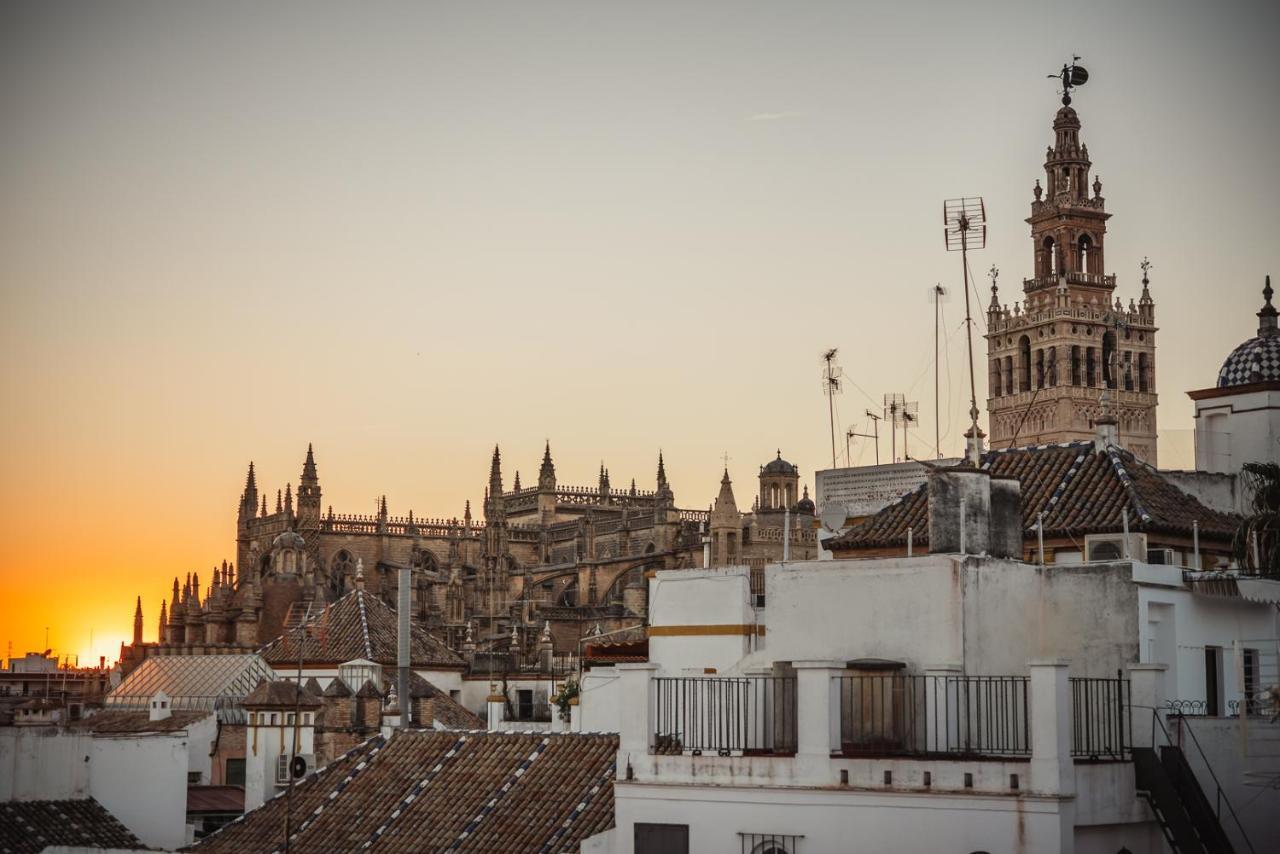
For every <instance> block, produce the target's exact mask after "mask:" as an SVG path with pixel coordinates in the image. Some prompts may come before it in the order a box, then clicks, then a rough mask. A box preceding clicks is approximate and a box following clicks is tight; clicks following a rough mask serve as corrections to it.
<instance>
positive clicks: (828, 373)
mask: <svg viewBox="0 0 1280 854" xmlns="http://www.w3.org/2000/svg"><path fill="white" fill-rule="evenodd" d="M836 351H837V348H835V347H832V348H831V349H830V350H827V351H826V352H824V353H823V354H822V361H823V362H825V363H826V368H825V369H824V370H823V375H822V392H823V394H825V395H826V396H827V414H828V415H829V416H830V417H831V467H832V468H835V467H836V395H837V394H839V393H840V384H841V378H842V377H843V376H844V370H843V369H841V368H840V366H839V365H837V364H836Z"/></svg>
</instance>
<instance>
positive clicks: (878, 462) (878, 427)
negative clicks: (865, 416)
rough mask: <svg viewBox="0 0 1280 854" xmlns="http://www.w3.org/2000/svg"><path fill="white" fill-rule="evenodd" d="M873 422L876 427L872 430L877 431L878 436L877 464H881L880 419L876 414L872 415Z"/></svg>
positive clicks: (876, 435)
mask: <svg viewBox="0 0 1280 854" xmlns="http://www.w3.org/2000/svg"><path fill="white" fill-rule="evenodd" d="M871 424H872V425H873V427H874V430H873V431H872V432H874V433H875V437H876V465H880V419H878V418H876V417H875V416H874V415H873V416H871Z"/></svg>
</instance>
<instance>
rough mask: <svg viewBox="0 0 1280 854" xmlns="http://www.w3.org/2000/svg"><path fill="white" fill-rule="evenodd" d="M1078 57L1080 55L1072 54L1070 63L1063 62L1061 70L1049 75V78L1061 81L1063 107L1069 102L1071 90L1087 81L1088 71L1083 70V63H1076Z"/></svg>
mask: <svg viewBox="0 0 1280 854" xmlns="http://www.w3.org/2000/svg"><path fill="white" fill-rule="evenodd" d="M1078 59H1080V57H1078V56H1076V55H1075V54H1072V55H1071V64H1070V65H1066V64H1064V65H1063V66H1062V70H1061V71H1059V72H1058V73H1056V74H1050V75H1049V79H1050V80H1060V81H1062V105H1063V106H1064V107H1066V106H1069V105H1070V104H1071V90H1072V89H1074V88H1075V87H1077V86H1083V85H1084V84H1086V83H1088V82H1089V72H1088V71H1086V70H1085V67H1084V66H1083V65H1076V60H1078Z"/></svg>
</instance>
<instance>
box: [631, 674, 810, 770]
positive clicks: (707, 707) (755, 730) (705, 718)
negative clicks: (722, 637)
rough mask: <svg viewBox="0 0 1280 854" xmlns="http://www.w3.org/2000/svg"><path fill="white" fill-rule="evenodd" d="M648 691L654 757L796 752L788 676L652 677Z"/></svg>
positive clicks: (792, 682) (792, 692)
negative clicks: (651, 694) (651, 703)
mask: <svg viewBox="0 0 1280 854" xmlns="http://www.w3.org/2000/svg"><path fill="white" fill-rule="evenodd" d="M653 686H654V715H655V722H656V723H655V727H654V734H653V752H654V753H663V754H682V753H692V754H694V755H699V754H702V753H715V754H718V755H720V756H730V755H734V754H740V755H791V754H794V753H795V751H796V679H795V677H794V676H741V677H658V678H655V679H654V680H653Z"/></svg>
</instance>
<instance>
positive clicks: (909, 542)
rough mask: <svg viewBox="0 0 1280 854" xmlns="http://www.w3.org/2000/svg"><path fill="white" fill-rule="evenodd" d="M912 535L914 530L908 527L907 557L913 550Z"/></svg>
mask: <svg viewBox="0 0 1280 854" xmlns="http://www.w3.org/2000/svg"><path fill="white" fill-rule="evenodd" d="M911 535H912V530H911V528H907V557H911V551H912V549H911Z"/></svg>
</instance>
